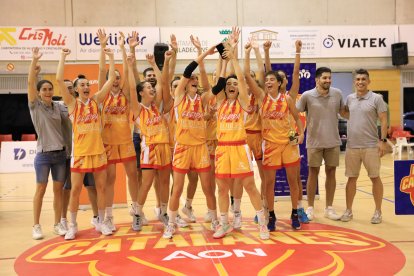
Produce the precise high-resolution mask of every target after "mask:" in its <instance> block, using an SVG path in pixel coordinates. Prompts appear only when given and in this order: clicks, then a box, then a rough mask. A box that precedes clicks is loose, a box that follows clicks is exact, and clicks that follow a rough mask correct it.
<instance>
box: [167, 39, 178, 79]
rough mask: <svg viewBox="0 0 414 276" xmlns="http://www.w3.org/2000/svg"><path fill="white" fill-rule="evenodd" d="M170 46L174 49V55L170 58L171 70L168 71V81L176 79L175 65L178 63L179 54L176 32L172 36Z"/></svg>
mask: <svg viewBox="0 0 414 276" xmlns="http://www.w3.org/2000/svg"><path fill="white" fill-rule="evenodd" d="M170 41H171V43H170V47H171V50H172V56H171V59H170V64H169V72H168V83H170V81H172V80H173V79H174V74H175V65H176V64H177V54H178V44H177V38H176V37H175V35H174V34H172V35H171V36H170Z"/></svg>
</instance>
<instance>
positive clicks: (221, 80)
mask: <svg viewBox="0 0 414 276" xmlns="http://www.w3.org/2000/svg"><path fill="white" fill-rule="evenodd" d="M220 60H221V62H220V63H221V68H219V71H216V72H217V73H218V72H220V75H219V76H218V78H217V83H216V84H215V85H214V86H213V88H212V89H211V90H212V93H213V94H214V95H216V97H217V98H216V103H217V105H218V106H219V105H220V104H221V102H222V101H223V100H224V99H225V98H226V94H225V93H224V92H223V90H224V89H225V88H226V70H227V64H228V62H229V60H228V59H224V60H223V59H221V58H220Z"/></svg>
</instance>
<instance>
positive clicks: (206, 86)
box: [190, 35, 211, 92]
mask: <svg viewBox="0 0 414 276" xmlns="http://www.w3.org/2000/svg"><path fill="white" fill-rule="evenodd" d="M190 40H191V42H192V43H193V45H194V47H196V49H197V53H198V55H201V54H202V53H203V50H202V49H201V43H200V40H199V39H198V36H196V37H195V36H193V35H191V36H190ZM198 69H199V71H200V78H201V85H202V86H203V90H204V92H207V91H209V90H210V89H211V86H210V83H209V81H208V77H207V73H206V67H205V66H204V61H203V60H201V61H200V63H199V64H198Z"/></svg>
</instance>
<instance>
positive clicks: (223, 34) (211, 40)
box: [160, 27, 242, 60]
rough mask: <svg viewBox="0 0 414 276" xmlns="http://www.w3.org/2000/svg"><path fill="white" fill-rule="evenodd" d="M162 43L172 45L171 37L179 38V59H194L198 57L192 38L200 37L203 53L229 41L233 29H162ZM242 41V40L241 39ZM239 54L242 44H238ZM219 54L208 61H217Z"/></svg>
mask: <svg viewBox="0 0 414 276" xmlns="http://www.w3.org/2000/svg"><path fill="white" fill-rule="evenodd" d="M160 33H161V42H163V43H167V44H169V43H170V35H171V34H174V35H175V37H176V38H177V44H178V54H177V59H190V60H191V59H194V58H196V57H197V50H196V48H195V47H194V45H193V44H192V43H191V40H190V36H191V35H193V36H195V37H198V39H199V40H200V43H201V47H202V49H203V51H206V50H207V49H209V48H210V47H211V46H213V45H216V44H218V43H220V42H222V41H224V40H226V39H227V37H228V36H229V34H231V27H176V28H169V27H162V28H160ZM240 41H241V38H240ZM238 47H239V48H238V50H239V53H240V52H241V49H242V48H241V47H242V45H241V43H239V44H238ZM217 58H218V54H215V55H211V56H207V57H206V59H217Z"/></svg>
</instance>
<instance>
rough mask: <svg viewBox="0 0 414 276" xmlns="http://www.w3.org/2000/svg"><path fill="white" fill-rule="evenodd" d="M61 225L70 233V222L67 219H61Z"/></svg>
mask: <svg viewBox="0 0 414 276" xmlns="http://www.w3.org/2000/svg"><path fill="white" fill-rule="evenodd" d="M60 224H62V227H63V228H64V229H65V230H66V231H68V220H67V219H66V218H61V219H60Z"/></svg>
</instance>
